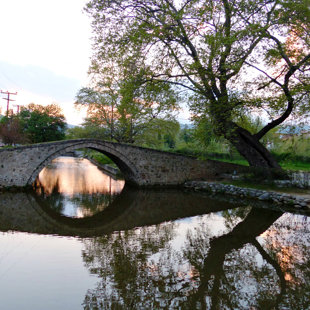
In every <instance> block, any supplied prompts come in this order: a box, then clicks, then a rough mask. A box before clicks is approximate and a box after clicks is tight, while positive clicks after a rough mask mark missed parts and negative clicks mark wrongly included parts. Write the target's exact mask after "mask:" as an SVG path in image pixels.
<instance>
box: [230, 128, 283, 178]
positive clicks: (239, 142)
mask: <svg viewBox="0 0 310 310" xmlns="http://www.w3.org/2000/svg"><path fill="white" fill-rule="evenodd" d="M226 138H227V139H228V140H229V141H230V142H231V143H232V144H233V146H234V147H235V148H236V149H237V150H238V152H239V153H240V154H241V155H242V156H243V157H244V158H245V159H246V160H247V161H248V162H249V164H250V166H252V167H257V168H263V169H266V174H270V170H271V169H275V170H279V171H280V170H282V169H281V167H280V165H279V164H278V163H277V161H276V160H275V159H274V157H273V156H272V155H271V153H270V152H269V151H268V150H267V149H266V148H265V147H264V146H263V145H262V144H261V142H260V141H259V140H258V139H257V138H256V137H255V136H254V135H252V134H250V133H249V132H248V131H247V130H245V129H243V128H241V127H237V128H236V129H235V130H234V131H233V133H229V134H228V135H227V134H226Z"/></svg>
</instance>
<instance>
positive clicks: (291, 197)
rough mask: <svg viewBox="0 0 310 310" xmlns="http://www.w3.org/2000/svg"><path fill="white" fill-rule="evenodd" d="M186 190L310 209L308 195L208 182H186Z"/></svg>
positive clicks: (309, 196)
mask: <svg viewBox="0 0 310 310" xmlns="http://www.w3.org/2000/svg"><path fill="white" fill-rule="evenodd" d="M184 188H185V189H187V190H189V189H190V190H195V191H203V192H208V193H212V194H225V195H231V196H235V197H240V198H248V199H255V200H260V201H266V202H271V203H274V204H277V205H284V206H287V207H294V208H295V209H306V210H309V209H310V193H309V194H302V195H301V194H294V193H285V192H279V191H270V190H261V189H255V188H247V187H239V186H235V185H232V184H224V183H220V182H210V181H188V182H186V183H185V184H184Z"/></svg>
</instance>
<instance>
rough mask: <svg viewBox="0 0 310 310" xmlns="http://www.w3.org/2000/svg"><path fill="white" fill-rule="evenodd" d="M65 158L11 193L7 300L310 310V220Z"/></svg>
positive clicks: (1, 239) (3, 247)
mask: <svg viewBox="0 0 310 310" xmlns="http://www.w3.org/2000/svg"><path fill="white" fill-rule="evenodd" d="M123 187H124V181H123V180H115V179H113V178H111V177H109V176H108V175H106V174H104V173H103V172H102V171H100V170H99V169H97V168H96V167H95V166H93V165H92V164H91V163H90V162H88V161H87V160H78V159H72V158H59V159H57V160H56V161H55V162H54V163H53V164H52V165H51V166H49V167H47V168H45V169H44V170H43V171H42V172H41V174H40V176H39V178H38V180H37V182H36V189H35V191H33V192H29V193H3V194H1V195H0V197H1V199H0V262H1V264H0V303H1V309H5V310H11V309H12V310H16V309H31V310H35V309H38V310H39V309H40V310H42V309H53V310H54V309H66V310H67V309H252V310H255V309H257V310H258V309H294V310H301V309H310V261H309V260H310V220H309V217H308V216H307V215H306V214H292V213H284V212H283V211H280V210H273V209H271V208H270V207H269V209H267V208H266V207H267V206H265V207H264V206H260V207H255V208H254V207H253V206H252V205H249V203H247V202H242V201H240V202H231V201H229V200H228V199H227V197H208V196H206V195H203V194H198V193H192V192H181V191H177V190H160V191H159V190H158V191H150V190H148V191H147V190H135V189H130V188H127V187H126V186H125V187H124V188H123Z"/></svg>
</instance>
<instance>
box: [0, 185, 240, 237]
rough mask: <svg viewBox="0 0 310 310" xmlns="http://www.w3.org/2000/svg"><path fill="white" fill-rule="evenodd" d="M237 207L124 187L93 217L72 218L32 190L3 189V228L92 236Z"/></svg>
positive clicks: (175, 192)
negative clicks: (17, 191) (14, 190)
mask: <svg viewBox="0 0 310 310" xmlns="http://www.w3.org/2000/svg"><path fill="white" fill-rule="evenodd" d="M234 207H236V205H234V204H232V203H230V202H227V201H218V200H214V199H213V198H210V197H206V196H205V195H202V194H201V195H200V194H197V193H193V192H182V191H178V190H172V189H170V190H165V191H163V190H161V191H157V190H152V191H150V190H138V189H133V188H126V187H125V189H124V190H123V192H122V193H121V194H120V195H119V196H118V197H117V198H116V199H115V200H114V201H113V202H112V204H111V205H109V206H108V207H107V208H106V209H105V210H103V211H101V212H99V213H97V214H95V215H93V216H90V217H85V218H70V217H66V216H63V215H61V214H60V213H58V212H57V211H55V210H53V209H52V208H51V207H50V206H49V205H48V204H47V200H46V199H44V198H41V197H40V196H37V195H36V194H34V193H33V192H30V193H25V192H24V193H21V192H20V193H2V194H1V195H0V231H8V230H12V231H21V232H29V233H37V234H55V235H61V236H79V237H92V236H100V235H102V234H109V233H112V232H113V231H122V230H128V229H132V228H135V227H142V226H146V225H155V224H160V223H162V222H165V221H170V220H175V219H178V218H184V217H190V216H195V215H200V214H201V215H202V214H206V213H210V212H218V211H222V210H227V209H230V208H234Z"/></svg>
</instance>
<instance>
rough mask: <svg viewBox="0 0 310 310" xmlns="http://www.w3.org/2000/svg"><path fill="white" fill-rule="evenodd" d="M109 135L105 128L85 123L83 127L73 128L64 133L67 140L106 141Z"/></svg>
mask: <svg viewBox="0 0 310 310" xmlns="http://www.w3.org/2000/svg"><path fill="white" fill-rule="evenodd" d="M109 137H110V133H109V131H108V130H107V129H106V128H103V127H100V126H96V125H94V124H92V123H90V124H89V123H85V124H84V125H83V126H75V127H73V128H69V129H67V131H66V138H67V139H99V140H108V139H109Z"/></svg>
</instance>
